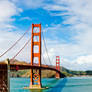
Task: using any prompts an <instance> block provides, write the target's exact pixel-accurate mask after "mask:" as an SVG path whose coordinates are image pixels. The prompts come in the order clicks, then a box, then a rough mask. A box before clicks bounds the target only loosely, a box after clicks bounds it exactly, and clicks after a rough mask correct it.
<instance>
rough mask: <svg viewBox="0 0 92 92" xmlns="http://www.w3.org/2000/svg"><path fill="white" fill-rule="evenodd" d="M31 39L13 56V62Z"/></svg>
mask: <svg viewBox="0 0 92 92" xmlns="http://www.w3.org/2000/svg"><path fill="white" fill-rule="evenodd" d="M30 40H31V39H29V40H28V41H27V42H26V43H25V44H24V46H23V47H22V48H21V49H20V50H19V51H18V52H17V53H16V55H15V56H13V58H12V59H11V62H12V61H13V60H14V59H15V57H16V56H18V54H20V52H21V51H22V50H23V49H24V48H25V47H26V46H27V44H28V43H29V42H30Z"/></svg>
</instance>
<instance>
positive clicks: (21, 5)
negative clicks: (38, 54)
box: [0, 0, 92, 70]
mask: <svg viewBox="0 0 92 92" xmlns="http://www.w3.org/2000/svg"><path fill="white" fill-rule="evenodd" d="M79 2H80V3H79ZM91 11H92V1H91V0H0V54H2V53H3V52H4V51H5V50H7V48H8V47H9V46H11V45H12V44H13V43H14V42H15V41H16V40H17V39H18V38H19V37H20V36H21V35H22V34H23V33H24V32H25V31H26V30H27V29H28V28H29V27H30V25H31V24H32V23H41V24H42V31H43V32H44V36H45V38H46V44H47V48H48V49H49V50H48V53H49V56H50V58H51V60H54V61H52V63H53V64H55V56H56V55H59V56H60V57H61V65H62V66H64V67H66V68H69V69H73V70H91V69H92V68H91V66H92V48H91V47H92V43H91V41H92V36H91V34H92V27H91V25H92V12H91ZM30 31H31V29H30ZM29 37H30V33H29V34H27V35H26V36H25V37H24V38H23V40H22V41H21V42H20V43H18V45H17V46H15V47H14V50H12V51H11V52H12V53H11V52H9V53H7V55H5V56H4V57H2V58H1V60H4V59H5V58H7V57H9V58H12V56H13V55H14V54H15V53H16V51H18V49H19V48H21V47H22V45H23V44H24V43H25V42H26V40H27V39H28V38H29ZM6 43H7V45H6ZM43 49H44V48H43ZM29 51H30V46H27V47H26V48H25V49H24V51H23V52H22V53H21V54H20V55H19V56H18V57H17V58H16V59H19V60H24V61H27V62H30V52H29ZM43 55H44V57H45V56H46V52H45V51H43ZM45 59H46V60H47V58H46V57H45ZM47 63H48V60H47Z"/></svg>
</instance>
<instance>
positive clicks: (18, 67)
mask: <svg viewBox="0 0 92 92" xmlns="http://www.w3.org/2000/svg"><path fill="white" fill-rule="evenodd" d="M6 68H7V63H5V62H0V71H1V70H5V69H6ZM24 69H45V70H52V71H56V72H58V73H60V71H58V70H57V69H56V68H54V66H53V67H51V66H48V65H41V66H38V65H36V64H34V65H33V66H31V64H10V70H24Z"/></svg>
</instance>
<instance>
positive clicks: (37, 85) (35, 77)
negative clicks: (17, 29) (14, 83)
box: [0, 24, 62, 92]
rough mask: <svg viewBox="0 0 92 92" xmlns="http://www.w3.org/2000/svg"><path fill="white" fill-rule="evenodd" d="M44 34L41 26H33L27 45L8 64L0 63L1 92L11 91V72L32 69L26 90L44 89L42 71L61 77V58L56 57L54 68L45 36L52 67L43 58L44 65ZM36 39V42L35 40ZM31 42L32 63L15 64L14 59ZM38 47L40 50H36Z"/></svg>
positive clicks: (7, 61)
mask: <svg viewBox="0 0 92 92" xmlns="http://www.w3.org/2000/svg"><path fill="white" fill-rule="evenodd" d="M35 28H37V29H38V31H37V30H36V31H35V30H34V29H35ZM28 31H29V30H27V31H26V32H25V33H24V34H23V35H22V36H21V37H20V38H19V39H18V40H17V41H16V42H15V43H14V44H13V45H12V46H11V47H10V48H9V49H7V50H6V51H5V52H4V53H2V55H1V56H0V57H3V56H4V55H5V54H6V53H8V52H9V51H10V50H11V49H13V47H14V46H15V45H16V44H17V43H18V42H19V41H20V40H21V39H22V38H23V37H24V36H25V35H26V34H27V33H28ZM42 36H43V33H42V31H41V24H32V33H31V38H30V39H29V40H28V41H27V42H26V43H25V45H24V46H23V47H22V48H21V49H20V50H19V51H18V52H17V53H16V55H14V56H13V57H12V59H10V60H9V59H7V60H6V62H0V92H10V90H9V85H10V84H9V72H10V70H24V69H30V71H31V74H30V85H29V87H26V89H43V88H42V83H41V79H42V78H41V70H42V69H46V70H52V71H55V72H56V78H60V77H61V74H62V73H61V72H60V57H59V56H56V67H54V66H53V67H52V66H51V64H52V62H51V60H50V57H49V54H48V50H47V47H46V42H45V38H44V36H43V41H44V46H45V49H46V53H47V57H48V61H49V63H50V65H47V64H46V61H45V59H44V57H43V62H44V63H45V64H42V58H41V56H42V53H41V52H42V51H41V48H42V46H41V42H42V40H41V39H42V38H41V37H42ZM37 38H38V39H37ZM35 39H36V40H35ZM30 40H31V62H30V64H14V63H13V62H14V59H15V58H16V56H18V55H19V54H20V52H21V51H22V50H23V49H24V48H25V47H26V46H27V44H28V43H29V42H30ZM35 47H37V48H38V49H35ZM35 50H38V52H35ZM35 58H37V59H36V60H37V63H34V59H35ZM11 62H12V63H11Z"/></svg>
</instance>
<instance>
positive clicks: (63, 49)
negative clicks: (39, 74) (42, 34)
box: [44, 0, 92, 70]
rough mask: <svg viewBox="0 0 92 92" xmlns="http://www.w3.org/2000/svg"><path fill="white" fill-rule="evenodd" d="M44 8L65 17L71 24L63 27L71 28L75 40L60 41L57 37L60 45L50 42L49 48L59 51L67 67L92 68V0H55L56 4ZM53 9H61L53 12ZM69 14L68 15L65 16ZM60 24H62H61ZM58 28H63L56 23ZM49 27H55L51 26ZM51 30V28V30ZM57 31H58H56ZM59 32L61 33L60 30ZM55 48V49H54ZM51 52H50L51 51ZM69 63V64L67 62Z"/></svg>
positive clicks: (54, 14) (72, 37)
mask: <svg viewBox="0 0 92 92" xmlns="http://www.w3.org/2000/svg"><path fill="white" fill-rule="evenodd" d="M79 2H80V3H79ZM44 9H46V10H48V11H50V14H51V15H52V16H61V17H63V18H64V21H63V24H64V25H66V24H71V25H70V26H68V27H67V26H65V27H64V28H63V29H64V30H65V29H66V30H69V31H70V34H72V35H71V39H73V42H72V41H70V42H68V43H67V42H66V41H65V42H64V43H60V42H59V41H60V40H59V39H57V43H58V45H55V43H54V44H52V42H53V40H51V41H50V42H49V43H50V45H49V44H48V45H49V49H51V48H53V53H55V55H57V53H58V54H59V55H60V56H62V57H63V59H64V60H65V62H63V65H64V66H66V67H67V68H72V69H75V70H78V69H81V70H87V69H92V68H91V67H90V66H92V43H91V41H92V36H91V34H92V26H91V25H92V12H91V10H92V1H91V0H54V5H53V4H49V5H48V6H45V7H44ZM52 11H59V12H57V13H53V12H52ZM64 15H67V16H64ZM59 25H60V24H59ZM55 28H57V29H56V30H60V29H61V28H62V23H61V27H60V26H59V27H58V25H56V27H55ZM49 29H54V27H51V28H49ZM49 31H51V30H49ZM55 32H56V31H55ZM59 33H61V32H60V31H59ZM47 41H48V40H47ZM54 48H55V49H54ZM49 53H50V52H49ZM66 63H67V64H66Z"/></svg>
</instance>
